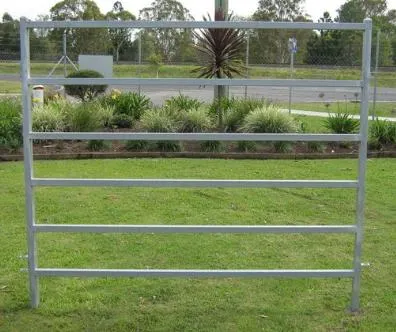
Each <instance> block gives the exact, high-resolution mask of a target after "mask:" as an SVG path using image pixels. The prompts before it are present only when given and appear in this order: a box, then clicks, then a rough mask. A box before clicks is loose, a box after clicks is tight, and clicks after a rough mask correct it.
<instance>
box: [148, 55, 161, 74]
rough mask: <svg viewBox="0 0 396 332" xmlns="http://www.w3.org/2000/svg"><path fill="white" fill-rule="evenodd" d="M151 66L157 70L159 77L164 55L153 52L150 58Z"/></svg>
mask: <svg viewBox="0 0 396 332" xmlns="http://www.w3.org/2000/svg"><path fill="white" fill-rule="evenodd" d="M148 62H149V64H150V67H151V68H153V70H154V71H155V72H156V75H157V78H158V77H159V70H160V68H161V66H162V57H161V56H160V55H159V54H154V53H153V54H151V55H150V56H149V58H148Z"/></svg>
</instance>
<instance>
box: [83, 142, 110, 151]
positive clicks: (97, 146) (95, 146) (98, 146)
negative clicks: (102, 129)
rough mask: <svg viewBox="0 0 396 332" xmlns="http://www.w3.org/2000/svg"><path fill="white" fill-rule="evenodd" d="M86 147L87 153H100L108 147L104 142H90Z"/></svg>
mask: <svg viewBox="0 0 396 332" xmlns="http://www.w3.org/2000/svg"><path fill="white" fill-rule="evenodd" d="M87 147H88V150H89V151H102V150H104V149H106V148H107V147H108V143H106V142H105V141H104V140H91V141H88V146H87Z"/></svg>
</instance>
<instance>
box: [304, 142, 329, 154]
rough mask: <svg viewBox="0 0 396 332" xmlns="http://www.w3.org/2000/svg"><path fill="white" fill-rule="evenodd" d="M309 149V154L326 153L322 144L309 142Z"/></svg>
mask: <svg viewBox="0 0 396 332" xmlns="http://www.w3.org/2000/svg"><path fill="white" fill-rule="evenodd" d="M307 147H308V151H309V152H324V151H325V149H326V145H325V144H323V143H322V142H308V144H307Z"/></svg>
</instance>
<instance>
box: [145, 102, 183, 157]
mask: <svg viewBox="0 0 396 332" xmlns="http://www.w3.org/2000/svg"><path fill="white" fill-rule="evenodd" d="M140 125H141V127H142V128H143V129H144V130H146V131H148V132H157V133H172V132H176V131H177V128H178V125H177V123H176V122H175V120H174V118H172V117H171V116H169V113H168V112H167V110H166V109H163V108H159V109H152V110H149V111H147V112H145V113H144V114H143V116H142V119H141V122H140ZM155 147H156V148H157V149H159V150H160V151H164V152H165V151H168V152H177V151H180V150H181V145H180V143H179V142H174V141H169V142H168V141H159V142H156V144H155Z"/></svg>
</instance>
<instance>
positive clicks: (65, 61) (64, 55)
mask: <svg viewBox="0 0 396 332" xmlns="http://www.w3.org/2000/svg"><path fill="white" fill-rule="evenodd" d="M66 42H67V36H66V30H64V31H63V76H64V77H66V76H67V43H66Z"/></svg>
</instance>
